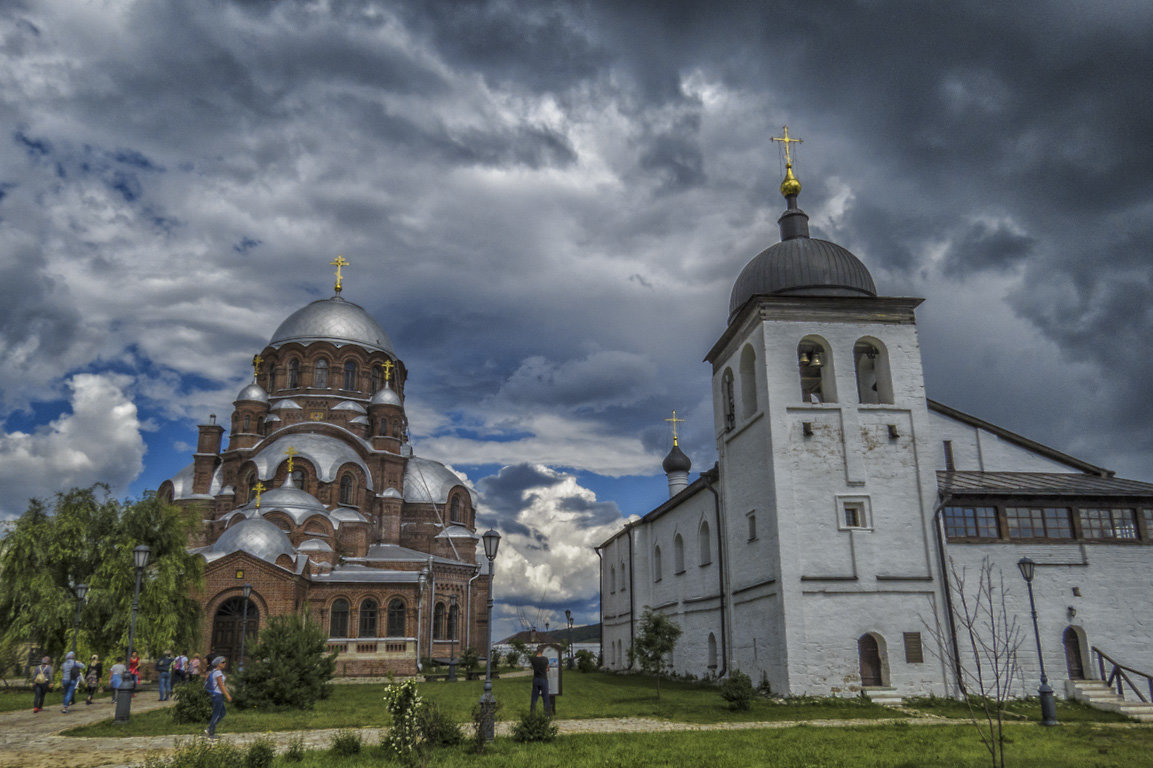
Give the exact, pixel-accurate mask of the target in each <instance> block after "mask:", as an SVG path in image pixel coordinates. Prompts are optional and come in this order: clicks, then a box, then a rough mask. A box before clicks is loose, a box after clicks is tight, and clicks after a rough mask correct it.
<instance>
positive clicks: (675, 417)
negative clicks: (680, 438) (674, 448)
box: [665, 408, 685, 445]
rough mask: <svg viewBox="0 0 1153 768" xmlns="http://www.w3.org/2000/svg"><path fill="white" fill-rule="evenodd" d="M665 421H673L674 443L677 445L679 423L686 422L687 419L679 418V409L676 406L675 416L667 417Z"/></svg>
mask: <svg viewBox="0 0 1153 768" xmlns="http://www.w3.org/2000/svg"><path fill="white" fill-rule="evenodd" d="M665 421H668V422H672V425H673V445H676V444H677V424H683V423H684V422H685V420H684V419H678V418H677V410H676V409H675V408H674V409H673V417H672V418H671V419H665Z"/></svg>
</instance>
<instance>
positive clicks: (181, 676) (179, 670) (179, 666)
mask: <svg viewBox="0 0 1153 768" xmlns="http://www.w3.org/2000/svg"><path fill="white" fill-rule="evenodd" d="M187 670H188V657H187V656H185V655H184V654H183V653H181V654H178V655H177V657H176V658H175V659H173V660H172V676H173V678H174V679H175V680H176V684H177V685H180V684H181V683H183V682H185V681H186V680H187V679H188V678H187V677H186V675H185V673H186V672H187Z"/></svg>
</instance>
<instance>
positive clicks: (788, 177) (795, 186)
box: [771, 125, 804, 197]
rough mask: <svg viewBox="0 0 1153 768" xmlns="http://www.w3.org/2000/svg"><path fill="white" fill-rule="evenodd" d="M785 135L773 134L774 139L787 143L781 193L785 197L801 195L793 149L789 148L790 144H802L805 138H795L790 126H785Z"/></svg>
mask: <svg viewBox="0 0 1153 768" xmlns="http://www.w3.org/2000/svg"><path fill="white" fill-rule="evenodd" d="M784 131H785V135H784V136H773V137H771V138H772V140H773V141H779V142H781V143H782V144H784V145H785V180H784V181H782V182H781V194H782V195H784V196H785V197H791V196H793V195H799V194H800V193H801V182H800V181H798V180H797V177H796V176H794V175H793V151H792V150H791V149H790V148H789V145H790V144H801V143H802V142H803V141H804V140H803V139H797V138H793V137H792V136H790V135H789V126H787V125H786V126H785V128H784Z"/></svg>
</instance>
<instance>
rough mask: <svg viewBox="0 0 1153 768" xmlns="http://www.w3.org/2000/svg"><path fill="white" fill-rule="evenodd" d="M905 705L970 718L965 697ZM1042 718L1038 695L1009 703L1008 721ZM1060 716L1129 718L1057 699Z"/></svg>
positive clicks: (1099, 720) (1119, 720)
mask: <svg viewBox="0 0 1153 768" xmlns="http://www.w3.org/2000/svg"><path fill="white" fill-rule="evenodd" d="M905 707H906V708H908V709H912V710H916V711H918V712H924V713H925V714H929V715H936V716H938V717H948V718H960V719H968V718H969V716H970V709H969V705H967V704H966V703H965V702H963V701H956V700H954V699H942V698H935V697H934V698H923V699H906V701H905ZM973 707H974V708H973V712H975V713H976V715H977V717H979V718H981V719H984V717H985V715H984V712H983V711H982V709H981V705H980V703H978V702H974V705H973ZM1040 718H1041V704H1040V702H1038V701H1037V699H1027V700H1025V701H1010V702H1008V704H1007V705H1006V706H1005V720H1006V722H1028V721H1033V720H1039V719H1040ZM1057 720H1058V721H1059V722H1062V723H1086V722H1096V723H1123V722H1127V721H1128V720H1129V718H1127V717H1125V716H1124V715H1122V714H1120V713H1118V712H1106V711H1105V710H1101V709H1094V708H1093V707H1090V706H1088V705H1087V704H1082V703H1081V702H1079V701H1067V700H1065V699H1057Z"/></svg>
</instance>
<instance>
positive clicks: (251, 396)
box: [236, 381, 268, 403]
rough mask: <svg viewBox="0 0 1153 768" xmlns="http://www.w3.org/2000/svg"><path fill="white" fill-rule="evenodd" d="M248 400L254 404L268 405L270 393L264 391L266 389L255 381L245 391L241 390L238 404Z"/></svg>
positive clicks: (237, 400) (237, 397)
mask: <svg viewBox="0 0 1153 768" xmlns="http://www.w3.org/2000/svg"><path fill="white" fill-rule="evenodd" d="M243 400H248V401H251V402H254V403H267V402H268V393H267V392H265V391H264V387H262V386H260V385H259V384H257V383H256V382H255V381H254V382H252V383H251V384H249V385H248V386H247V387H245V388H244V389H242V390H240V394H239V395H237V396H236V402H238V403H239V402H241V401H243Z"/></svg>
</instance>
